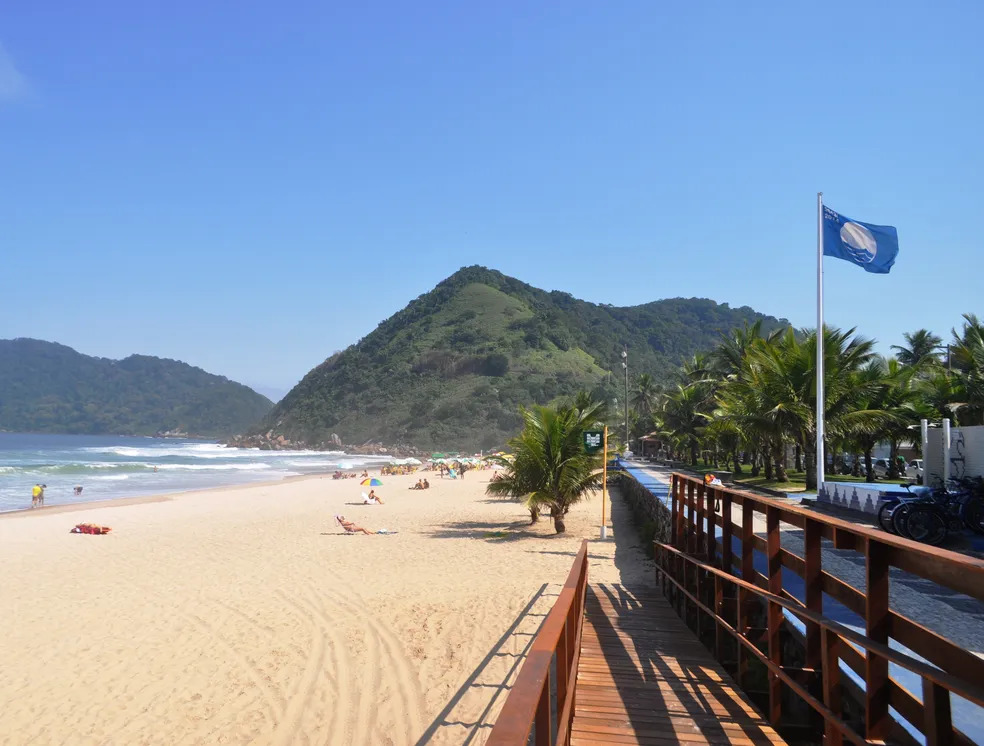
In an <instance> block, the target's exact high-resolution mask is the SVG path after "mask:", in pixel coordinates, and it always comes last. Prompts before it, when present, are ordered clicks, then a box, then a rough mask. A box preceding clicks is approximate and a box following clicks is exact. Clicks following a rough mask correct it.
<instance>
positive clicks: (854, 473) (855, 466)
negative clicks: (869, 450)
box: [851, 453, 861, 477]
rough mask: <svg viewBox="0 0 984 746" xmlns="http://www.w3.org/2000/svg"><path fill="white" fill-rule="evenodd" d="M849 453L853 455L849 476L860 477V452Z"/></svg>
mask: <svg viewBox="0 0 984 746" xmlns="http://www.w3.org/2000/svg"><path fill="white" fill-rule="evenodd" d="M851 455H852V456H854V459H853V461H854V464H853V466H851V476H852V477H860V476H861V454H860V453H853V454H851Z"/></svg>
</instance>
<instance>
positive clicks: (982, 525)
mask: <svg viewBox="0 0 984 746" xmlns="http://www.w3.org/2000/svg"><path fill="white" fill-rule="evenodd" d="M963 522H964V525H965V526H966V527H967V528H969V529H970V530H971V531H973V532H974V533H975V534H981V535H982V536H984V500H982V499H981V498H979V497H972V498H971V499H970V500H969V501H968V502H967V504H966V505H965V506H964V509H963Z"/></svg>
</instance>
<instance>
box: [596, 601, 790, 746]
mask: <svg viewBox="0 0 984 746" xmlns="http://www.w3.org/2000/svg"><path fill="white" fill-rule="evenodd" d="M595 589H598V590H600V591H601V592H602V593H603V594H604V595H605V597H606V598H607V600H608V601H609V603H610V604H611V605H612V607H614V609H615V612H616V616H615V620H613V619H612V618H611V617H609V615H608V614H606V613H605V610H604V609H603V608H602V606H601V604H600V601H599V598H598V596H597V594H596V592H595ZM641 593H645V594H647V595H649V596H650V597H652V598H653V601H652V602H651V605H643V604H642V603H641V602H640V601H639V600H638V599H639V596H640V595H641ZM641 593H640V592H636V591H633V590H631V589H629V588H625V587H624V586H621V585H610V584H595V585H594V586H593V587H591V588H590V589H589V592H588V600H587V607H586V613H587V615H588V617H587V618H588V619H589V620H590V622H591V624H592V626H593V627H594V629H595V630H596V631H597V633H598V635H599V637H602V636H603V637H604V638H605V642H604V656H605V661H606V663H607V665H608V667H609V669H610V670H611V671H612V680H613V682H614V688H615V690H616V691H617V692H618V695H619V698H620V699H621V701H622V703H623V707H624V711H625V718H626V719H627V720H628V722H629V723H630V725H631V726H632V729H633V730H634V731H636V733H637V734H640V733H646V732H651V731H654V730H660V729H665V728H666V727H669V728H670V730H676V729H677V728H684V729H689V728H691V727H692V726H691V725H690V723H688V722H687V721H692V723H693V726H696V727H697V729H698V730H700V732H701V734H702V735H703V737H704V738H706V739H707V741H709V742H712V743H715V742H727V741H730V740H733V739H734V737H735V736H736V735H737V730H740V731H741V733H742V736H743V737H744V738H746V739H748V740H750V741H753V742H756V743H768V742H770V741H774V740H775V736H774V735H771V734H770V733H769V732H767V731H766V730H765V728H766V727H767V724H766V723H765V722H764V721H763V720H762V718H761V716H760V715H758V714H757V713H756V714H750V713H753V712H754V708H753V707H752V705H751V704H750V703H748V702H746V701H745V700H744V698H743V697H742V696H741V695H740V694H738V692H737V691H736V689H735V688H734V687H732V686H730V685H728V684H727V683H726V682H727V680H728V677H727V674H726V673H725V672H724V671H723V670H722V669H720V667H719V666H717V665H716V664H715V663H714V662H713V660H712V658H711V656H710V654H703V655H702V654H691V653H689V652H687V653H685V654H684V655H682V656H678V655H676V654H674V653H673V652H672V651H670V650H664V649H663V648H664V647H667V646H668V643H659V642H656V641H655V638H654V637H653V631H654V629H655V625H654V623H653V612H654V609H655V607H656V605H664V604H665V601H664V600H663V599H662V598H658V597H655V596H654V595H653V594H654V591H652V590H651V589H645V590H643V591H642V592H641ZM665 611H666V612H667V613H666V614H665V615H659V617H660V620H661V622H660V631H661V632H662V631H665V632H666V633H667V638H668V640H670V639H672V638H673V637H677V636H692V633H691V632H690V630H689V629H687V628H686V626H685V625H683V623H682V621H680V620H679V619H677V618H676V617H675V615H673V616H671V614H672V610H670V609H669V607H668V606H667V607H666V609H665ZM615 621H617V623H618V627H617V628H616V626H615V623H613V622H615ZM664 628H665V629H664ZM625 638H628V641H629V643H628V644H626V642H625V641H624V640H625ZM693 639H694V643H695V645H699V644H700V643H699V642H698V641H697V639H696V637H694V638H693ZM698 657H699V658H700V660H697V658H698ZM671 663H672V665H671ZM675 669H679V670H675ZM708 670H714V671H715V672H716V674H717V676H719V677H720V681H715V680H713V679H712V678H711V677H710V676H709V674H708ZM725 725H728V726H730V727H727V728H726V727H725Z"/></svg>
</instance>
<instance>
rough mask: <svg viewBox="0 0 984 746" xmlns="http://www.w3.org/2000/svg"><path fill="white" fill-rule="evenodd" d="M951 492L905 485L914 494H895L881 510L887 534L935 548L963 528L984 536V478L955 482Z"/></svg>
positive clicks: (883, 526)
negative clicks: (890, 533)
mask: <svg viewBox="0 0 984 746" xmlns="http://www.w3.org/2000/svg"><path fill="white" fill-rule="evenodd" d="M949 484H950V485H951V488H950V489H947V488H944V487H943V486H942V485H941V486H939V487H937V488H936V489H928V488H925V487H913V486H911V485H903V487H905V489H906V490H907V492H909V493H910V495H911V496H910V495H904V496H903V495H893V496H891V497H889V498H887V499H885V500H884V501H883V503H882V505H880V506H879V508H878V523H879V525H880V526H881V527H882V528H883V529H885V530H886V531H890V532H892V533H895V534H898V535H899V536H905V537H906V538H909V539H914V540H915V541H921V542H923V543H926V544H930V545H932V546H939V545H940V544H942V543H943V542H944V541H945V540H946V537H947V536H948V535H949V533H950V532H951V531H959V530H961V529H963V528H967V529H970V530H971V531H974V532H976V533H978V534H982V535H984V478H981V477H971V478H963V479H951V480H950V482H949Z"/></svg>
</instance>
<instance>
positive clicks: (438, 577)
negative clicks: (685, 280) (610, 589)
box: [0, 472, 648, 745]
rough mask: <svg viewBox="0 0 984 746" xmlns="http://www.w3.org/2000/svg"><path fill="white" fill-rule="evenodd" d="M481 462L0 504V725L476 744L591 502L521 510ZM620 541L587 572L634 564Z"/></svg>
mask: <svg viewBox="0 0 984 746" xmlns="http://www.w3.org/2000/svg"><path fill="white" fill-rule="evenodd" d="M488 474H489V472H471V473H469V474H468V475H467V478H466V480H465V481H450V480H441V479H439V478H434V479H432V480H431V482H432V488H431V489H430V490H428V491H426V492H416V491H410V490H408V489H407V488H408V487H409V486H410V484H411V483H412V482H414V481H415V480H416V477H412V478H411V477H384V478H383V479H384V482H385V485H384V486H383V487H382V488H379V489H377V492H379V493H380V494H381V495H382V496H383V498H384V499H385V500H386V504H385V505H383V506H363V505H361V504H353V503H358V502H360V497H359V495H360V492H361V491H362V489H363V488H361V487H359V485H358V483H357V482H356V481H355V480H346V481H334V480H332V479H330V478H320V477H307V478H300V479H296V480H290V481H285V482H280V483H276V484H264V485H254V486H249V487H236V488H229V489H219V490H211V491H206V492H198V493H188V494H183V495H177V496H174V497H172V498H170V499H165V500H161V499H152V500H138V501H133V502H132V503H129V504H128V503H115V504H112V505H100V506H94V507H93V506H83V507H82V509H76V510H71V511H59V510H53V509H45V510H42V511H35V512H33V513H21V514H10V515H6V516H3V517H2V518H0V567H2V568H3V574H2V580H0V628H2V629H3V643H2V646H0V650H2V653H0V681H2V683H3V685H2V686H0V713H3V715H2V718H0V743H4V744H8V743H9V744H27V743H37V744H168V745H171V744H374V745H375V744H416V743H424V742H426V743H435V744H454V743H464V742H466V741H467V742H470V743H479V744H480V743H482V742H484V739H485V737H486V735H487V733H488V730H489V728H488V725H489V723H491V722H493V721H494V719H495V715H496V714H497V712H498V710H499V708H500V707H501V704H502V701H503V699H504V696H505V694H504V692H505V690H504V689H503V685H504V684H505V683H507V682H508V681H511V679H512V677H514V676H515V672H516V670H518V667H519V664H520V662H521V659H522V653H523V651H524V649H525V647H526V645H527V644H528V643H529V641H530V639H531V633H533V632H535V630H536V628H537V626H538V625H539V624H540V623H541V622H542V619H543V617H542V614H545V613H546V612H547V611H548V610H549V608H550V606H551V604H552V602H553V595H554V594H555V593H556V592H557V588H558V584H560V583H562V582H563V580H564V578H565V577H566V575H567V572H568V570H569V569H570V566H571V562H572V561H573V554H574V552H575V550H576V549H577V548H578V546H579V544H580V541H581V539H582V538H583V537H595V536H597V532H598V528H597V526H598V522H599V515H598V514H599V513H600V496H595V497H594V498H593V499H592V500H591V501H589V502H586V503H583V504H581V505H579V506H577V507H575V508H574V509H573V510H572V511H571V514H570V516H569V517H568V522H567V526H568V532H567V534H565V535H559V536H558V535H555V534H554V533H553V530H552V526H551V524H550V521H549V519H544V520H542V521H541V522H540V523H539V524H537V525H536V526H533V527H530V526H528V525H527V524H528V520H527V516H526V513H525V511H524V510H523V508H522V507H521V506H519V505H517V504H515V503H510V502H504V501H499V500H494V499H491V498H488V497H486V496H485V494H484V492H485V485H486V481H487V479H488ZM616 509H618V506H617V505H616ZM335 513H342V514H344V515H345V516H346V517H347V518H349V519H350V520H354V521H356V522H357V523H359V524H361V525H364V526H366V527H367V528H370V529H378V528H382V527H385V528H388V529H396V530H398V531H399V533H398V534H397V535H395V536H362V535H345V534H343V533H342V532H341V530H340V529H339V528H338V527H336V526H334V525H333V522H332V516H333V515H334V514H335ZM82 521H85V522H91V523H99V524H104V525H108V526H112V528H113V531H112V533H111V534H110V535H108V536H88V535H75V534H70V533H69V529H70V528H71V527H72V526H73V525H75V523H78V522H82ZM613 551H614V544H613V543H612V542H607V543H595V544H593V545H592V548H591V555H592V561H591V566H590V572H591V574H592V579H593V580H602V581H606V582H618V581H619V580H620V579H622V580H626V581H627V582H628V581H639V580H640V579H641V578H643V577H645V578H646V579H648V573H646V572H645V571H644V569H643V568H642V565H641V564H640V563H634V564H632V563H626V562H620V563H619V564H620V565H621V566H622V573H629V572H631V573H633V577H631V578H629V577H624V576H622V573H620V571H619V569H618V568H617V567H616V566H615V564H614V563H613V561H612V559H611V556H612V553H613Z"/></svg>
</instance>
